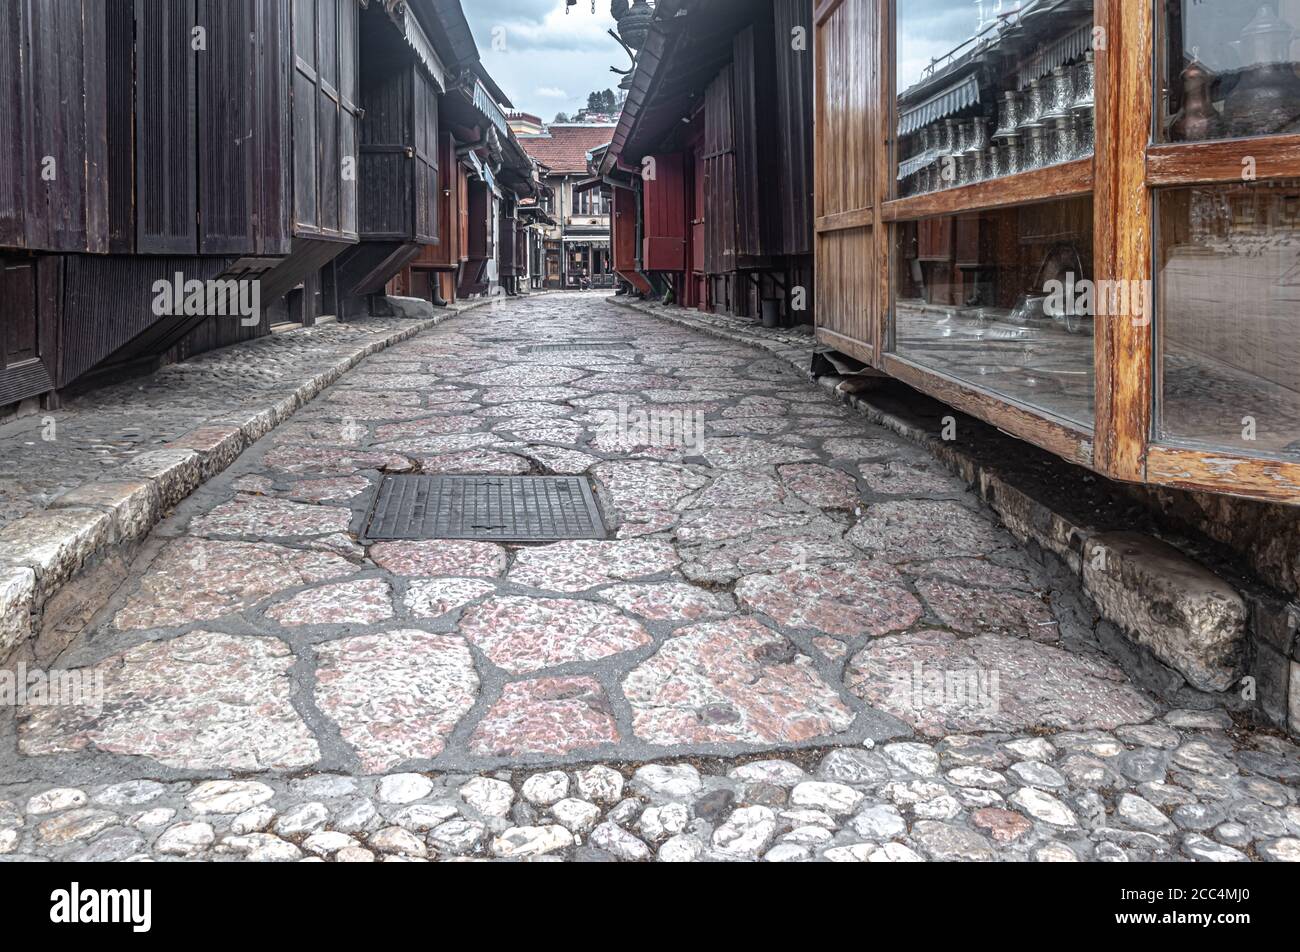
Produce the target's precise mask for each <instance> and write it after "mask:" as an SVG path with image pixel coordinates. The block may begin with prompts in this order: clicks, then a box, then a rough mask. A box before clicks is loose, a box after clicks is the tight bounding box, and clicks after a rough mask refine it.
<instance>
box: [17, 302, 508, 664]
mask: <svg viewBox="0 0 1300 952" xmlns="http://www.w3.org/2000/svg"><path fill="white" fill-rule="evenodd" d="M390 300H392V301H393V302H394V303H395V304H396V305H397V306H398V310H406V311H411V312H412V313H416V314H418V315H421V316H418V317H415V318H368V319H362V320H358V321H355V322H350V323H346V324H337V323H329V324H324V325H321V326H319V327H314V328H311V329H307V330H303V331H300V332H298V333H290V334H277V335H271V336H269V337H264V338H259V339H257V340H254V341H249V342H247V343H243V344H239V345H235V346H232V347H227V348H224V349H222V350H218V351H214V352H212V353H209V354H205V355H201V356H200V357H197V358H195V359H194V360H191V361H187V362H185V363H181V364H175V365H171V366H168V367H165V368H163V369H162V370H160V371H158V372H156V373H154V374H152V375H150V376H148V377H145V378H140V379H135V380H130V381H128V382H125V383H121V384H118V385H116V386H110V387H105V388H102V389H99V390H96V391H93V392H92V393H90V394H88V395H86V396H84V397H81V398H78V399H74V400H72V401H70V402H69V403H68V404H67V405H66V406H65V407H64V408H63V409H61V410H58V411H51V412H49V413H45V414H40V415H34V416H28V417H23V418H20V419H18V420H15V421H11V422H9V423H7V424H5V425H2V426H0V573H3V576H4V577H5V578H7V579H8V581H6V582H5V583H4V587H3V589H2V590H0V591H2V593H3V594H2V595H0V662H5V661H7V660H9V659H10V658H11V657H12V656H13V655H14V654H16V653H18V652H19V650H20V649H21V652H22V657H23V658H28V657H33V656H35V657H38V658H40V660H42V661H44V660H48V655H49V653H50V651H51V650H58V648H59V647H61V643H62V642H63V641H64V639H63V637H62V636H60V637H59V638H57V639H55V640H54V642H53V647H52V648H50V647H46V648H37V649H33V647H32V646H31V645H28V644H25V643H26V642H29V641H31V640H32V639H33V638H37V639H42V638H44V635H45V632H44V629H45V628H50V627H53V628H54V629H55V630H58V629H59V628H60V627H61V626H62V625H63V624H64V623H65V621H66V619H64V618H61V617H56V618H55V619H53V621H52V622H51V623H49V624H47V622H46V620H45V619H44V618H43V609H44V608H45V605H46V603H47V602H49V601H51V600H52V599H53V598H54V597H55V596H56V595H57V594H58V593H59V592H60V590H61V589H63V587H64V586H65V585H67V584H68V583H69V582H72V581H73V580H74V579H77V578H78V577H79V576H81V575H82V574H83V573H85V572H87V571H89V570H90V569H91V568H92V567H93V566H95V565H97V564H99V563H101V562H105V561H108V562H111V561H112V560H114V559H115V558H118V557H121V556H122V555H123V554H124V553H125V552H127V551H129V550H130V549H131V547H132V546H134V544H135V543H137V542H139V541H140V540H141V539H142V538H143V537H144V536H145V535H146V534H147V533H148V532H149V530H150V529H152V528H153V526H154V525H155V524H156V523H157V522H158V520H159V519H161V518H162V517H163V516H164V515H165V514H166V513H167V512H168V511H169V510H171V509H172V508H173V507H175V506H176V505H177V504H178V503H180V502H181V501H182V500H183V499H185V498H186V497H187V496H189V495H190V494H191V493H192V492H194V490H195V489H196V488H198V487H199V486H200V485H202V484H203V483H205V482H206V481H208V480H210V479H212V478H213V477H214V476H216V475H217V474H218V473H221V472H223V471H224V470H225V469H226V468H227V467H228V466H230V464H231V463H233V462H234V460H235V459H236V458H237V457H238V456H239V454H240V453H242V452H243V451H244V450H245V449H246V448H247V447H248V446H250V445H252V444H253V443H256V442H257V441H258V440H259V439H261V438H262V437H263V436H265V435H266V434H267V433H268V432H270V431H271V430H272V429H274V428H276V427H277V426H279V425H280V424H282V423H284V422H285V421H286V420H287V419H289V417H291V416H292V415H293V414H294V413H295V412H296V411H297V410H298V409H299V408H300V407H301V406H303V405H305V404H307V403H309V402H310V401H312V400H313V399H314V398H315V397H316V396H317V395H318V394H319V393H320V392H321V391H322V390H323V389H324V388H326V387H327V386H329V385H330V384H331V383H333V382H334V381H335V380H337V379H338V378H339V377H340V376H341V375H342V374H343V373H345V372H346V371H347V370H349V369H351V368H352V367H354V366H355V365H356V364H357V363H358V362H360V361H361V360H363V359H364V358H366V357H367V356H370V355H372V354H376V353H378V352H380V351H382V350H383V349H385V348H387V347H389V346H391V345H392V344H395V343H397V342H398V341H402V340H406V339H408V338H410V337H411V336H412V335H414V334H416V333H417V332H419V331H421V330H426V329H428V328H430V327H434V326H436V325H437V324H440V323H442V322H443V321H445V320H447V319H448V318H449V317H453V316H455V315H457V314H459V313H461V312H463V311H467V310H472V309H474V308H475V307H479V306H482V305H483V304H485V303H487V302H485V301H479V302H467V303H463V304H459V305H454V306H452V307H450V308H447V309H444V310H443V311H441V312H440V313H435V312H434V310H433V308H432V307H431V306H429V305H428V304H427V303H425V302H411V301H406V299H390ZM349 425H351V424H349ZM278 505H279V508H280V513H281V514H283V512H284V506H285V505H291V504H278ZM46 507H48V508H46ZM276 507H277V504H276V503H275V502H273V501H265V502H262V503H255V504H254V505H253V506H248V505H243V506H241V505H240V501H236V502H234V503H232V505H231V508H232V509H233V510H235V511H233V512H226V513H218V514H215V515H214V516H213V521H214V524H215V527H216V529H217V531H220V530H221V529H222V528H225V529H226V530H227V531H228V534H239V532H240V531H242V532H243V533H244V534H255V533H256V534H259V535H262V536H265V535H273V534H274V533H273V532H272V533H266V532H260V531H259V530H262V529H265V528H266V522H265V521H263V522H261V523H259V522H258V515H259V513H258V512H256V511H253V512H249V511H247V510H249V509H259V508H260V509H261V510H262V512H261V515H262V516H264V517H265V518H266V519H270V520H272V521H273V520H274V519H275V517H276V511H275V510H276ZM241 510H242V511H241ZM335 528H337V529H342V528H345V527H344V526H338V527H335ZM27 571H30V572H32V573H33V574H34V575H35V583H36V584H35V585H33V586H31V587H30V588H28V587H26V585H25V583H23V581H22V579H21V577H20V576H21V575H22V574H23V573H24V572H27ZM98 584H100V583H97V582H94V581H91V582H88V583H87V585H86V586H84V587H85V588H88V589H89V590H90V592H91V594H90V596H89V597H92V598H93V597H95V592H96V590H97V585H98ZM81 597H83V596H82V595H80V594H73V595H70V596H68V598H66V599H64V601H65V602H66V601H75V600H78V599H80V598H81Z"/></svg>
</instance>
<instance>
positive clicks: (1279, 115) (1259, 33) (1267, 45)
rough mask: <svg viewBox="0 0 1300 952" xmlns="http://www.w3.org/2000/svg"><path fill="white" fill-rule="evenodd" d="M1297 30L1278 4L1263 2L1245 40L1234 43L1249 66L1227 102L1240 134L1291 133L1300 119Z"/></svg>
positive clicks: (1232, 130) (1230, 124)
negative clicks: (1295, 53) (1275, 6)
mask: <svg viewBox="0 0 1300 952" xmlns="http://www.w3.org/2000/svg"><path fill="white" fill-rule="evenodd" d="M1295 32H1296V31H1295V29H1294V27H1292V26H1291V24H1290V23H1287V22H1286V21H1285V20H1283V19H1281V18H1280V17H1278V15H1277V14H1276V13H1274V12H1273V9H1272V7H1269V6H1261V7H1260V8H1259V13H1258V14H1257V15H1256V16H1255V19H1253V20H1251V21H1250V23H1249V24H1247V26H1246V28H1245V29H1244V30H1243V31H1242V33H1241V39H1240V40H1237V41H1236V42H1235V43H1233V44H1231V45H1232V46H1233V47H1234V48H1235V49H1236V50H1237V53H1238V56H1239V57H1240V59H1241V63H1242V65H1243V67H1244V69H1243V70H1242V73H1241V79H1240V81H1239V82H1238V83H1237V85H1236V86H1235V87H1234V88H1233V90H1232V92H1230V93H1229V94H1228V98H1227V99H1226V100H1225V101H1224V104H1223V115H1224V119H1225V120H1227V123H1228V128H1229V131H1230V133H1231V134H1232V135H1234V136H1254V135H1268V134H1270V133H1278V132H1290V131H1293V130H1295V129H1296V128H1297V127H1298V124H1297V120H1300V76H1297V75H1296V72H1295V67H1294V65H1293V64H1292V61H1291V44H1292V43H1293V41H1294V40H1295Z"/></svg>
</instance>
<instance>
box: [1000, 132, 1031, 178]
mask: <svg viewBox="0 0 1300 952" xmlns="http://www.w3.org/2000/svg"><path fill="white" fill-rule="evenodd" d="M1002 150H1003V152H1004V153H1005V155H1004V156H1003V157H1002V168H1003V173H1002V174H1003V175H1018V174H1020V173H1021V172H1023V171H1024V170H1025V167H1024V161H1023V159H1022V158H1021V156H1022V155H1023V154H1024V151H1023V148H1022V146H1021V143H1020V136H1019V134H1017V135H1016V136H1015V138H1012V139H1006V140H1004V144H1003V146H1002Z"/></svg>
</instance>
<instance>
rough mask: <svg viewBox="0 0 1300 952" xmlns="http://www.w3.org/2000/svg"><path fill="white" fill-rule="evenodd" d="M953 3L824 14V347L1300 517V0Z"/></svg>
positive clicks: (1051, 437) (1107, 455)
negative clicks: (940, 52) (939, 50)
mask: <svg viewBox="0 0 1300 952" xmlns="http://www.w3.org/2000/svg"><path fill="white" fill-rule="evenodd" d="M934 6H935V5H934V4H930V5H928V7H927V8H926V9H924V10H922V9H920V8H915V7H911V6H909V4H907V3H905V2H903V0H818V2H817V5H816V20H815V22H816V37H815V48H816V56H817V116H816V173H817V175H816V184H817V187H816V244H817V288H818V310H817V334H818V337H819V338H820V339H821V340H822V341H823V342H824V343H825V344H826V345H828V346H829V347H831V348H834V349H835V350H838V351H840V352H842V353H843V354H846V355H849V356H851V357H853V358H856V359H857V360H859V361H861V362H862V363H864V364H866V365H869V366H870V367H873V368H876V369H878V370H879V371H883V372H884V373H886V374H888V375H889V376H892V377H895V378H897V379H899V380H902V381H905V382H906V383H908V384H910V385H912V386H913V387H915V388H917V389H918V390H921V391H924V392H925V393H928V394H931V395H933V396H935V397H937V398H939V399H941V400H942V401H944V402H946V403H948V404H950V405H952V406H954V407H957V408H960V409H962V410H964V411H967V412H969V413H970V414H972V415H974V416H977V417H980V418H982V419H984V420H986V421H989V422H991V423H993V424H995V425H996V426H998V427H1000V428H1001V429H1003V430H1004V431H1006V432H1008V433H1011V434H1014V435H1016V436H1019V437H1021V438H1023V439H1025V440H1027V441H1029V442H1031V443H1034V444H1037V445H1038V446H1040V447H1043V448H1045V449H1047V450H1049V451H1051V452H1052V453H1055V454H1057V455H1058V456H1060V457H1063V458H1065V459H1067V460H1069V461H1071V462H1073V463H1077V464H1079V465H1082V466H1085V467H1088V468H1091V469H1093V470H1095V471H1096V472H1098V473H1101V474H1104V475H1105V476H1108V477H1111V478H1113V479H1117V480H1123V481H1129V482H1134V483H1145V484H1149V485H1152V486H1157V487H1179V488H1183V489H1190V490H1203V491H1209V492H1214V493H1227V494H1234V495H1239V496H1245V497H1254V498H1258V499H1265V500H1272V501H1276V502H1283V503H1288V504H1296V503H1300V344H1298V343H1297V341H1298V340H1300V335H1297V333H1296V329H1297V320H1300V307H1298V306H1297V305H1300V290H1297V289H1298V288H1300V283H1298V282H1297V278H1296V276H1297V274H1300V185H1297V182H1298V181H1300V76H1298V75H1297V71H1296V63H1295V60H1296V56H1295V55H1294V53H1293V49H1294V45H1293V44H1294V41H1295V39H1296V38H1297V35H1300V34H1297V28H1298V27H1300V2H1297V0H1269V2H1263V3H1261V2H1249V3H1247V2H1239V0H1207V2H1204V3H1200V2H1190V0H1159V2H1153V3H1146V2H1132V3H1130V2H1127V0H1023V2H1016V3H1007V2H1004V3H1000V4H999V3H993V2H988V0H985V2H983V3H978V2H974V0H945V3H944V4H940V6H943V7H945V9H943V10H940V11H939V14H940V15H936V14H935V11H934V10H932V9H929V7H934ZM936 24H940V26H936ZM936 43H942V44H943V45H944V46H945V48H946V49H948V50H950V52H949V53H947V55H945V56H941V57H940V58H938V59H934V58H933V50H934V48H935V45H936Z"/></svg>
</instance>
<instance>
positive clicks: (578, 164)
mask: <svg viewBox="0 0 1300 952" xmlns="http://www.w3.org/2000/svg"><path fill="white" fill-rule="evenodd" d="M531 119H532V117H522V118H520V119H518V120H516V128H518V129H528V128H530V127H531V123H530V120H531ZM613 133H614V127H613V126H612V125H609V124H608V123H583V122H578V123H572V122H570V123H553V124H551V125H547V126H543V127H542V130H541V131H540V132H536V133H532V132H524V133H521V134H520V136H519V142H520V144H521V145H522V146H523V147H524V149H525V150H526V151H527V152H528V154H529V155H530V156H532V157H533V158H534V159H535V160H536V161H537V163H538V164H539V165H540V166H541V167H542V170H543V178H542V181H543V183H544V184H545V185H547V186H548V187H549V188H550V190H551V195H550V196H549V197H548V201H547V204H546V206H545V210H546V212H547V214H548V215H549V216H550V218H551V219H553V221H554V224H553V225H552V226H550V227H549V228H546V229H543V234H544V236H545V238H544V240H545V241H547V242H549V245H547V246H546V247H545V248H544V252H545V254H544V261H543V267H544V270H545V275H544V278H543V280H542V282H541V283H542V285H543V286H544V287H546V288H551V289H561V288H576V287H578V286H579V285H580V284H581V283H582V282H583V279H584V275H585V277H586V280H588V281H590V282H591V286H592V287H596V288H612V287H613V286H614V269H613V262H612V259H611V254H610V203H609V198H608V196H607V195H606V194H605V193H604V191H603V190H602V189H601V188H600V187H599V186H600V182H599V181H596V182H592V181H591V174H590V171H589V159H590V156H591V154H592V152H593V151H594V150H599V149H603V148H604V147H606V146H608V145H609V143H610V139H611V137H612V135H613Z"/></svg>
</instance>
